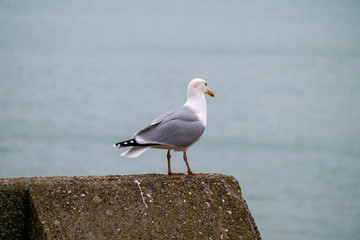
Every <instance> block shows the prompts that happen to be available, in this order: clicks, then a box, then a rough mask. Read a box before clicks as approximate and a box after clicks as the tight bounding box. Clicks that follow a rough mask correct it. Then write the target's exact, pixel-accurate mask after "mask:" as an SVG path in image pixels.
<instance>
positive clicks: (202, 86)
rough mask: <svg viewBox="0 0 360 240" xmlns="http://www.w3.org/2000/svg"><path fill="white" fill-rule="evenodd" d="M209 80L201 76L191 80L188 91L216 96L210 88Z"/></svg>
mask: <svg viewBox="0 0 360 240" xmlns="http://www.w3.org/2000/svg"><path fill="white" fill-rule="evenodd" d="M207 85H208V84H207V82H206V81H205V80H204V79H201V78H195V79H193V80H191V81H190V83H189V86H188V93H190V94H195V95H198V94H208V95H210V96H211V97H215V95H214V93H213V92H212V91H211V90H210V89H209V88H208V86H207Z"/></svg>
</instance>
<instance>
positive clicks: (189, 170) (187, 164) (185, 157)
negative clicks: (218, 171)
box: [184, 151, 202, 175]
mask: <svg viewBox="0 0 360 240" xmlns="http://www.w3.org/2000/svg"><path fill="white" fill-rule="evenodd" d="M184 161H185V163H186V167H187V169H188V174H189V175H201V174H202V173H194V172H192V171H191V169H190V166H189V163H188V161H187V156H186V151H184Z"/></svg>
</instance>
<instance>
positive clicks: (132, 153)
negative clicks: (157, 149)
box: [121, 146, 151, 158]
mask: <svg viewBox="0 0 360 240" xmlns="http://www.w3.org/2000/svg"><path fill="white" fill-rule="evenodd" d="M149 148H151V146H136V147H133V148H131V149H129V150H127V151H126V152H123V153H122V154H121V156H122V157H126V158H136V157H138V156H140V155H141V154H143V153H144V152H146V150H148V149H149Z"/></svg>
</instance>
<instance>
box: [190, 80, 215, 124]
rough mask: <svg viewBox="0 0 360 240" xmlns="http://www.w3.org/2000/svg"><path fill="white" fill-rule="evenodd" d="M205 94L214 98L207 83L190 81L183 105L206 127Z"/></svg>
mask: <svg viewBox="0 0 360 240" xmlns="http://www.w3.org/2000/svg"><path fill="white" fill-rule="evenodd" d="M205 94H209V95H210V96H211V97H214V93H213V92H212V91H211V90H210V89H209V88H208V87H207V82H206V81H205V80H203V79H201V78H195V79H193V80H191V81H190V83H189V86H188V93H187V100H186V103H185V105H187V106H189V107H191V109H192V110H194V112H195V113H196V114H197V115H198V117H199V119H200V121H201V122H202V124H203V125H204V127H206V112H207V110H206V109H207V107H206V99H205Z"/></svg>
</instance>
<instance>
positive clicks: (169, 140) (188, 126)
mask: <svg viewBox="0 0 360 240" xmlns="http://www.w3.org/2000/svg"><path fill="white" fill-rule="evenodd" d="M155 120H157V121H155ZM155 120H154V121H153V123H152V124H151V125H149V126H148V127H146V128H144V129H143V130H141V131H140V132H138V133H137V134H136V135H135V138H136V139H138V138H140V139H141V140H143V141H145V142H146V143H148V144H161V145H170V146H173V147H182V148H186V147H188V146H190V145H191V144H193V143H194V142H196V141H197V140H198V139H199V138H200V137H201V135H202V134H203V133H204V131H205V127H204V126H203V124H202V123H201V121H200V120H199V119H198V117H197V115H196V114H195V113H194V112H193V111H192V110H191V109H190V108H189V107H182V108H180V109H178V110H175V111H173V112H169V113H167V114H164V115H162V116H160V117H159V118H157V119H155ZM140 139H139V140H140Z"/></svg>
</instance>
